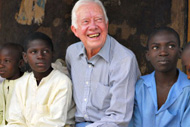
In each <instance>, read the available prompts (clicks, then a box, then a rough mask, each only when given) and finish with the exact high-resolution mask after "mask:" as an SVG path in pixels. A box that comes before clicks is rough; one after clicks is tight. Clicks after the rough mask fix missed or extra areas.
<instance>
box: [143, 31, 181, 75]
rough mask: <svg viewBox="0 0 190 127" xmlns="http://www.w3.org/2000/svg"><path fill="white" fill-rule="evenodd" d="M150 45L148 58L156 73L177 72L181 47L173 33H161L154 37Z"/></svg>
mask: <svg viewBox="0 0 190 127" xmlns="http://www.w3.org/2000/svg"><path fill="white" fill-rule="evenodd" d="M148 43H149V44H148V51H147V54H146V57H147V60H148V61H150V62H151V64H152V65H153V67H154V69H155V71H156V72H168V71H173V70H176V66H177V60H178V58H179V57H180V47H179V45H178V40H177V38H176V37H175V36H174V35H173V34H172V33H170V32H167V31H160V32H158V33H156V34H155V35H154V36H152V38H150V40H149V42H148Z"/></svg>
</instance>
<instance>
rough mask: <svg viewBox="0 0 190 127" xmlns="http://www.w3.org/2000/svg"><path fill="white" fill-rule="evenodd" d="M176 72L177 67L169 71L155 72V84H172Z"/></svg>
mask: <svg viewBox="0 0 190 127" xmlns="http://www.w3.org/2000/svg"><path fill="white" fill-rule="evenodd" d="M178 73H179V72H178V70H177V69H175V70H173V71H169V72H155V80H156V85H157V86H158V85H159V86H172V85H173V84H174V83H175V82H176V81H177V78H178Z"/></svg>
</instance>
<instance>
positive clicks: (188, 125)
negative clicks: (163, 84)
mask: <svg viewBox="0 0 190 127" xmlns="http://www.w3.org/2000/svg"><path fill="white" fill-rule="evenodd" d="M189 118H190V96H189V103H188V104H187V108H186V110H185V111H184V113H183V118H182V120H181V126H180V127H190V122H189Z"/></svg>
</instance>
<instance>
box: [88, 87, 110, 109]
mask: <svg viewBox="0 0 190 127" xmlns="http://www.w3.org/2000/svg"><path fill="white" fill-rule="evenodd" d="M109 91H110V87H109V86H108V85H104V84H101V83H98V84H97V87H96V88H95V89H93V90H92V99H91V101H92V105H93V106H94V107H96V108H98V109H99V110H100V109H101V110H102V109H107V108H108V107H109V106H110V98H111V95H110V94H109Z"/></svg>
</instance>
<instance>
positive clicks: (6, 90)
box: [0, 78, 19, 126]
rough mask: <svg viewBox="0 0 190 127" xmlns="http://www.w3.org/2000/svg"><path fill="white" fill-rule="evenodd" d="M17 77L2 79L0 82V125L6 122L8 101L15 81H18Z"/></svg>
mask: <svg viewBox="0 0 190 127" xmlns="http://www.w3.org/2000/svg"><path fill="white" fill-rule="evenodd" d="M18 79H19V78H18ZM18 79H15V80H7V79H4V80H3V81H2V83H1V84H0V100H1V101H0V126H3V125H6V124H7V119H8V114H9V106H10V101H11V98H12V93H13V89H14V87H15V83H16V82H17V81H18Z"/></svg>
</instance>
